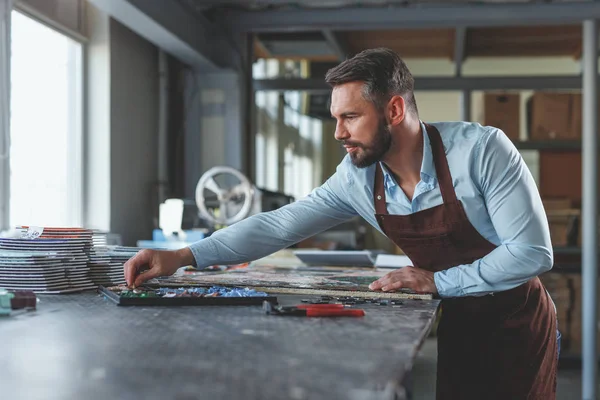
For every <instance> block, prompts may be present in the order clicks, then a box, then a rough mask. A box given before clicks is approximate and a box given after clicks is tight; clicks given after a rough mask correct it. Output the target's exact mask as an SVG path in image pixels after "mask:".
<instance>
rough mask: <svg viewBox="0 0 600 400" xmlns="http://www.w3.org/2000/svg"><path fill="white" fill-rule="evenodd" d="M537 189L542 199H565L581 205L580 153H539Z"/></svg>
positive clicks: (546, 151) (574, 151)
mask: <svg viewBox="0 0 600 400" xmlns="http://www.w3.org/2000/svg"><path fill="white" fill-rule="evenodd" d="M539 154H540V164H539V165H540V167H539V168H540V172H539V174H540V178H539V188H540V194H541V196H542V198H567V199H570V200H571V201H572V206H573V207H574V208H579V207H580V205H581V151H579V150H569V151H553V150H544V151H540V152H539Z"/></svg>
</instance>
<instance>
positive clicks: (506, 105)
mask: <svg viewBox="0 0 600 400" xmlns="http://www.w3.org/2000/svg"><path fill="white" fill-rule="evenodd" d="M520 115H521V95H520V94H519V93H494V92H490V93H486V94H485V96H484V118H485V122H484V125H488V126H493V127H496V128H499V129H501V130H502V131H503V132H504V133H505V134H506V136H508V137H509V138H510V139H511V140H515V141H517V140H519V133H520Z"/></svg>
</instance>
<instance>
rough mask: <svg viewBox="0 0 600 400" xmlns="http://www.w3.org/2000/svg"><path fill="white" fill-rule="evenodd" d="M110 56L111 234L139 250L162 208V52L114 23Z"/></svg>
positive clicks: (150, 234)
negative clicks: (159, 160) (159, 191)
mask: <svg viewBox="0 0 600 400" xmlns="http://www.w3.org/2000/svg"><path fill="white" fill-rule="evenodd" d="M110 51H111V63H110V71H111V96H110V101H111V105H110V110H111V111H110V112H111V124H110V128H111V144H110V151H111V154H110V160H111V196H110V201H111V218H110V220H111V231H112V232H115V233H120V234H121V235H122V237H123V242H124V243H125V244H129V245H133V244H135V241H136V240H139V239H148V238H150V237H151V236H152V229H153V227H154V222H153V219H152V216H153V215H155V214H156V210H157V207H158V205H157V201H156V199H157V192H156V183H157V182H156V180H157V168H158V164H157V153H158V50H157V48H156V46H154V45H153V44H151V43H149V42H148V41H146V40H145V39H143V38H142V37H140V36H138V35H137V34H135V33H134V32H132V31H131V30H129V29H128V28H126V27H125V26H123V25H122V24H120V23H119V22H117V21H115V20H112V19H111V21H110Z"/></svg>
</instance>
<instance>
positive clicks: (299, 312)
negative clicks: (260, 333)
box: [263, 301, 365, 317]
mask: <svg viewBox="0 0 600 400" xmlns="http://www.w3.org/2000/svg"><path fill="white" fill-rule="evenodd" d="M263 310H264V311H265V312H266V313H267V314H270V315H288V316H301V317H363V316H364V315H365V311H364V310H362V309H357V308H352V309H351V308H345V307H344V305H343V304H300V305H298V306H273V305H272V304H271V303H269V302H268V301H265V302H263Z"/></svg>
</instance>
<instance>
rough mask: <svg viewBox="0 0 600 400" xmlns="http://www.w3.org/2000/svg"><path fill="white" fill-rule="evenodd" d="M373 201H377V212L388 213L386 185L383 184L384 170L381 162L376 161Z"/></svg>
mask: <svg viewBox="0 0 600 400" xmlns="http://www.w3.org/2000/svg"><path fill="white" fill-rule="evenodd" d="M373 201H374V202H375V212H376V213H377V214H385V215H387V214H388V211H387V206H386V201H385V186H384V185H383V170H382V169H381V164H379V162H377V163H376V167H375V184H374V185H373Z"/></svg>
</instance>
